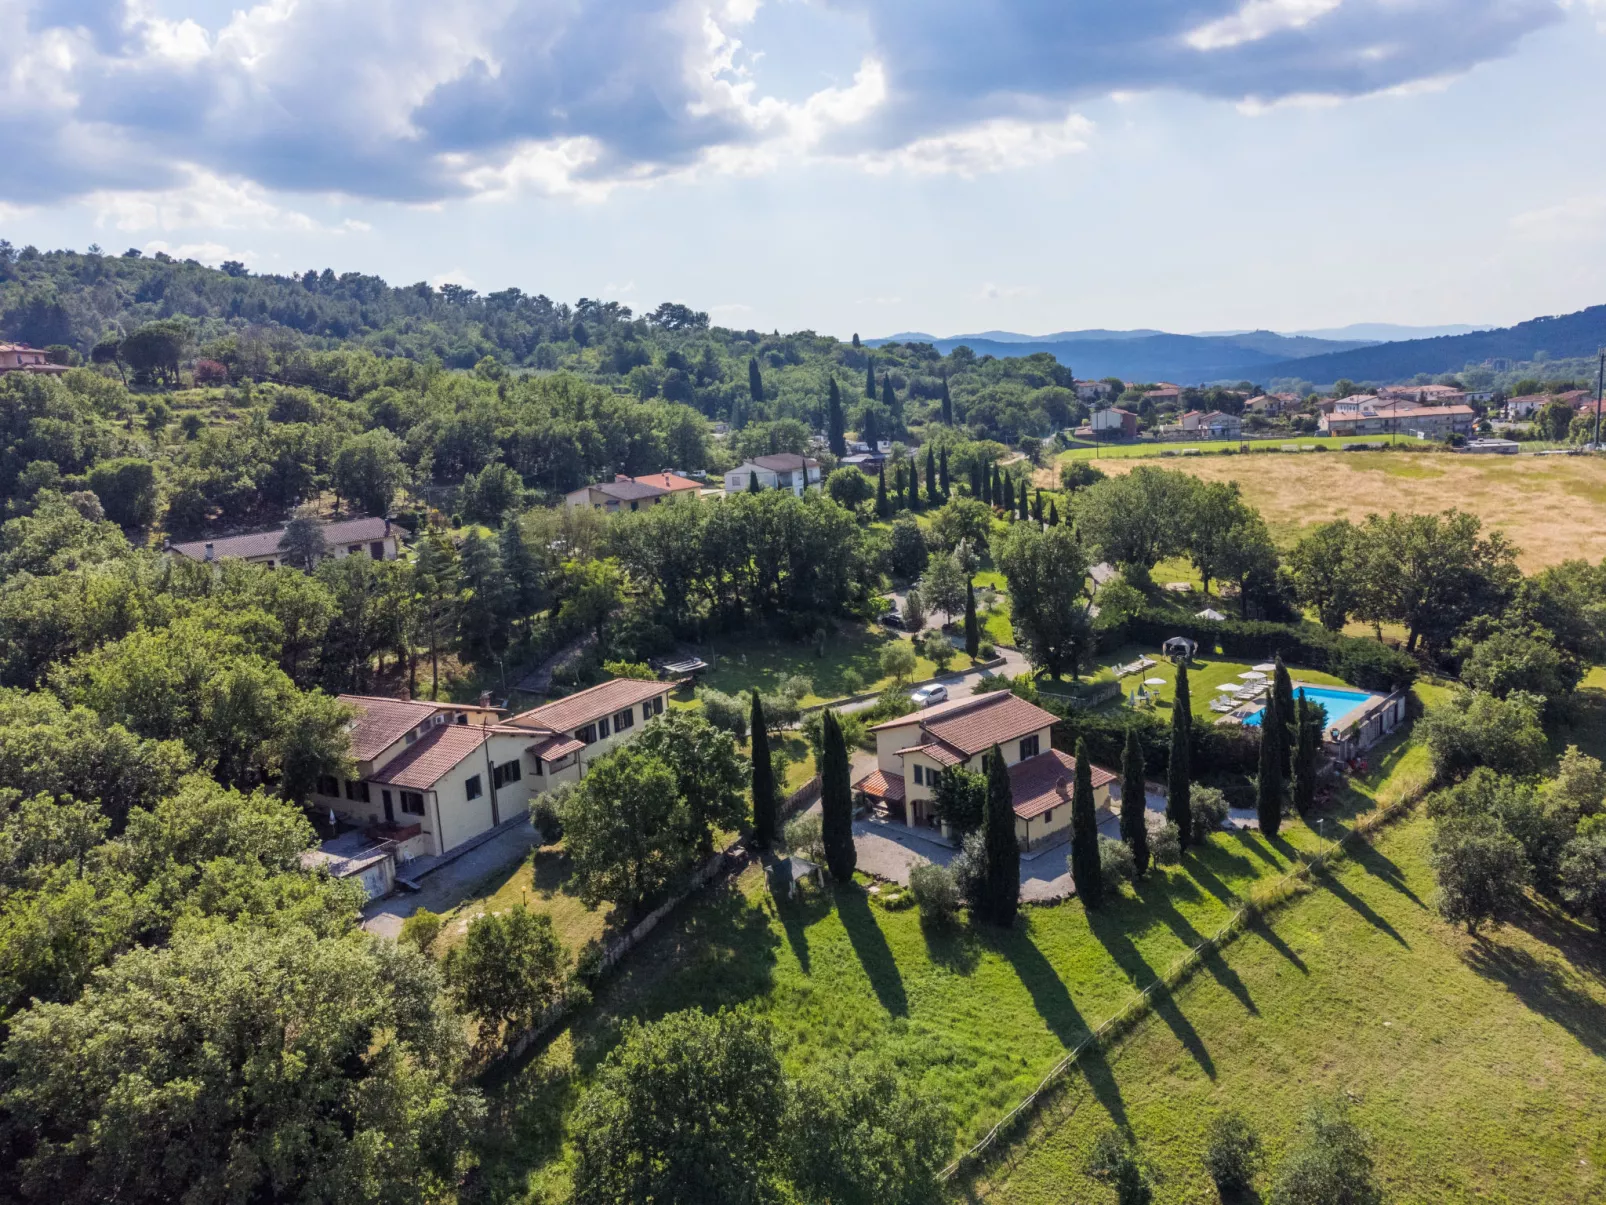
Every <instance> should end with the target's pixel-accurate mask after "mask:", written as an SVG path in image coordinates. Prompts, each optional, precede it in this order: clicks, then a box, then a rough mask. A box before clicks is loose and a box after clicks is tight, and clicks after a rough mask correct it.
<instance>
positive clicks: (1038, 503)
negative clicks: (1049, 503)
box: [1032, 490, 1043, 525]
mask: <svg viewBox="0 0 1606 1205" xmlns="http://www.w3.org/2000/svg"><path fill="white" fill-rule="evenodd" d="M1032 519H1033V521H1035V522H1036V523H1038V524H1039V525H1040V524H1041V523H1042V522H1043V491H1042V490H1038V491H1037V493H1035V494H1034V495H1032Z"/></svg>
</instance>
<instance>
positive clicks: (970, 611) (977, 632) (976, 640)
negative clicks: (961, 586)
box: [965, 582, 981, 663]
mask: <svg viewBox="0 0 1606 1205" xmlns="http://www.w3.org/2000/svg"><path fill="white" fill-rule="evenodd" d="M980 648H981V624H980V622H978V621H977V619H976V583H975V582H966V583H965V653H966V655H967V656H969V657H970V660H971V662H972V663H974V662H975V660H976V651H977V650H978V649H980Z"/></svg>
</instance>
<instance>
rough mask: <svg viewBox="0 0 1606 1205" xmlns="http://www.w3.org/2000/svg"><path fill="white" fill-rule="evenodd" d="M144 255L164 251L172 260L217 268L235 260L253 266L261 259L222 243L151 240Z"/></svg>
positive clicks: (252, 253)
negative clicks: (194, 262) (187, 261)
mask: <svg viewBox="0 0 1606 1205" xmlns="http://www.w3.org/2000/svg"><path fill="white" fill-rule="evenodd" d="M143 250H144V252H145V254H146V255H155V254H156V253H157V252H158V251H165V252H166V253H167V254H168V255H171V256H172V257H173V258H174V259H194V260H199V261H200V262H201V263H203V264H210V265H211V266H212V267H214V268H215V267H217V266H218V265H219V264H221V263H223V262H224V261H225V260H231V259H237V260H239V261H240V262H241V263H242V264H254V263H256V262H257V260H258V259H260V258H261V256H259V255H258V254H257V253H256V252H255V251H235V250H234V249H232V248H230V247H226V246H224V245H223V244H222V243H179V244H177V245H174V244H172V243H169V242H166V241H165V240H163V239H152V240H151V241H150V242H148V243H146V244H145V246H144V248H143Z"/></svg>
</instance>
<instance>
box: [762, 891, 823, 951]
mask: <svg viewBox="0 0 1606 1205" xmlns="http://www.w3.org/2000/svg"><path fill="white" fill-rule="evenodd" d="M765 880H766V884H767V886H768V888H769V894H770V903H771V905H772V906H773V907H774V909H775V917H776V919H777V920H779V921H780V922H781V928H782V929H784V930H785V931H786V942H787V944H788V945H789V946H791V947H792V956H793V957H794V958H796V959H797V963H798V966H799V967H801V968H802V970H803V973H804V974H805V975H807V974H809V973H810V965H811V964H810V961H809V927H810V926H811V925H814V924H817V923H818V922H819V921H821V920H823V919H825V917H826V916H828V915H829V914H830V912H831V897H830V895H829V894H827V893H826V892H825V891H823V890H821V889H820V888H819V887H810V886H807V885H804V886H801V887H799V888H798V892H797V895H795V896H793V897H791V898H788V897H786V896H785V895H777V894H776V889H775V884H774V883H773V882H772V881H769V876H768V875H767V874H766V875H765Z"/></svg>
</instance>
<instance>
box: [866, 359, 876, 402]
mask: <svg viewBox="0 0 1606 1205" xmlns="http://www.w3.org/2000/svg"><path fill="white" fill-rule="evenodd" d="M864 396H865V397H867V398H869V399H870V400H871V401H872V402H873V401H875V357H874V356H866V357H865V358H864Z"/></svg>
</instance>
